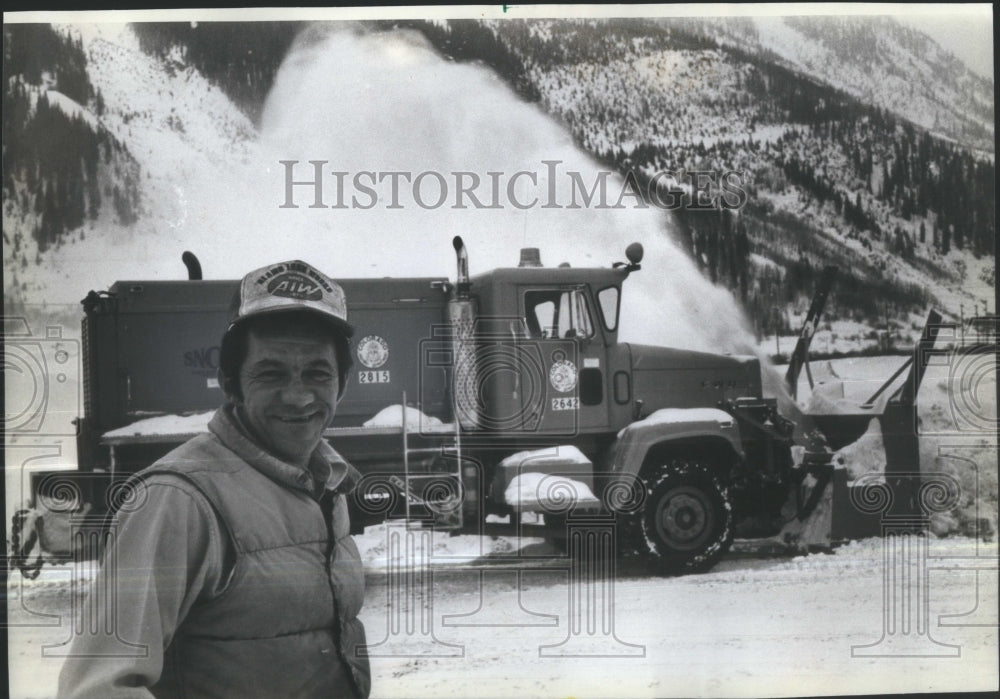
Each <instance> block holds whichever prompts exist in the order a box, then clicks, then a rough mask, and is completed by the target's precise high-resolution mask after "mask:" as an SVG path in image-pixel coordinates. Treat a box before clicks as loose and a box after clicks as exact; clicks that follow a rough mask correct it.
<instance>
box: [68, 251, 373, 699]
mask: <svg viewBox="0 0 1000 699" xmlns="http://www.w3.org/2000/svg"><path fill="white" fill-rule="evenodd" d="M352 333H353V328H352V327H351V326H350V325H349V324H348V322H347V311H346V305H345V300H344V293H343V291H342V290H341V288H340V287H339V286H338V285H337V284H336V283H335V282H334V281H332V280H331V279H329V278H328V277H326V276H325V275H324V274H322V273H321V272H319V271H318V270H316V269H315V268H313V267H311V266H310V265H308V264H305V263H304V262H301V261H298V260H296V261H292V262H285V263H281V264H276V265H270V266H268V267H264V268H262V269H258V270H255V271H253V272H251V273H250V274H248V275H247V276H246V277H244V278H243V281H242V283H241V284H240V288H239V291H238V295H237V298H236V299H234V310H233V314H232V322H231V323H230V325H229V328H228V330H227V331H226V333H225V335H224V336H223V339H222V347H221V353H220V369H219V384H220V386H222V388H223V391H224V392H225V395H226V398H227V403H226V405H224V406H223V407H222V408H220V409H219V410H218V411H217V412H216V413H215V415H214V416H213V417H212V420H211V422H210V423H209V433H208V434H204V435H200V436H198V437H195V438H194V439H192V440H191V441H189V442H187V443H186V444H184V445H182V446H181V447H179V448H177V449H175V450H174V451H172V452H171V453H170V454H168V455H167V456H165V457H164V458H162V459H161V460H159V461H157V462H156V463H154V464H153V465H152V466H150V467H149V468H147V469H145V470H144V471H142V472H140V473H139V474H137V476H136V480H135V481H134V485H135V486H136V490H135V499H134V504H133V506H132V507H129V508H127V509H128V511H125V509H126V508H123V509H122V512H120V513H119V515H118V518H117V522H116V526H115V529H114V537H113V539H112V544H111V547H110V549H109V553H108V555H107V557H106V559H105V564H104V566H103V567H102V570H101V572H100V574H99V577H98V579H97V580H96V581H95V586H94V588H93V590H94V591H93V592H92V594H93V598H92V599H91V604H93V605H94V606H95V609H96V610H97V613H98V617H97V618H103V615H104V614H108V612H109V610H110V611H112V612H113V611H114V610H115V608H117V612H116V613H115V614H113V616H114V617H116V619H115V622H116V623H115V630H114V633H111V634H108V633H104V632H103V630H97V632H96V633H94V632H88V631H86V630H85V631H84V633H83V634H82V635H78V636H77V637H76V638H75V639H74V641H73V644H72V646H71V648H70V654H69V655H70V657H69V658H68V659H67V661H66V663H65V665H64V667H63V671H62V674H61V676H60V679H59V692H60V695H65V696H88V697H149V696H155V697H167V696H169V697H174V696H177V697H209V696H210V697H240V698H243V697H280V698H282V699H283V698H284V697H352V696H358V697H366V696H367V695H368V691H369V687H370V671H369V668H368V661H367V658H364V657H362V656H361V653H360V651H361V646H362V645H363V644H364V642H365V635H364V627H363V626H362V624H361V622H360V620H359V619H358V618H357V615H358V612H359V611H360V609H361V605H362V602H363V599H364V574H363V569H362V565H361V560H360V556H359V554H358V550H357V547H356V546H355V544H354V541H353V540H352V539H351V537H350V535H349V523H348V514H347V503H346V499H345V495H344V494H345V493H346V492H348V491H350V489H351V488H352V487H353V486H354V485H355V483H356V482H357V480H358V478H359V474H358V472H357V471H356V470H355V469H354V468H353V467H352V466H351V465H350V464H348V463H347V462H346V461H344V460H343V459H342V458H341V457H340V456H339V455H338V454H337V452H336V451H334V450H333V449H332V448H331V447H330V446H329V444H327V443H326V442H325V441H324V440H323V431H324V430H325V429H326V428H327V427H328V426H329V425H330V423H331V421H332V420H333V416H334V412H335V410H336V405H337V401H338V400H339V399H340V398H341V397H342V396H343V393H344V387H345V385H346V383H347V376H348V369H349V367H350V363H351V361H350V352H349V344H348V338H349V337H350V336H351V334H352ZM104 589H109V590H113V591H114V592H113V594H115V595H116V597H115V599H114V600H104V599H102V598H101V595H100V594H98V592H97V591H99V590H104ZM134 644H140V645H141V646H144V647H145V648H146V650H142V648H141V647H140V648H137V647H135V645H134Z"/></svg>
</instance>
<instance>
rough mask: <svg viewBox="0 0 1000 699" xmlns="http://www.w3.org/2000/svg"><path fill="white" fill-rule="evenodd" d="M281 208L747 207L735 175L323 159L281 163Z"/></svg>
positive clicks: (546, 163)
mask: <svg viewBox="0 0 1000 699" xmlns="http://www.w3.org/2000/svg"><path fill="white" fill-rule="evenodd" d="M278 162H279V164H280V165H281V166H282V168H283V180H282V186H283V189H282V199H281V204H279V205H278V206H279V208H282V209H298V208H310V209H360V210H368V209H375V208H384V209H405V208H414V207H415V208H420V209H440V208H451V209H507V208H513V209H519V210H527V209H536V208H537V209H648V208H651V207H652V208H658V209H663V210H666V211H674V210H677V209H686V210H705V211H711V210H716V209H739V208H741V207H742V206H743V205H744V204H746V202H747V198H748V194H747V191H746V189H745V186H746V176H745V173H743V172H741V171H739V170H686V171H673V170H657V171H655V172H645V171H642V172H636V171H634V170H629V171H627V172H626V173H625V174H624V175H623V176H621V177H619V173H617V172H613V171H611V170H593V171H590V172H580V171H577V170H562V169H560V167H559V166H560V165H562V164H563V161H561V160H542V161H541V162H540V163H539V167H538V168H537V169H534V170H517V171H515V172H503V171H498V170H490V171H486V172H475V171H472V170H453V171H450V172H438V171H436V170H423V171H421V172H412V171H406V170H359V171H356V172H349V171H346V170H338V169H336V167H335V166H331V165H330V162H329V161H327V160H309V161H305V162H303V161H300V160H280V161H278Z"/></svg>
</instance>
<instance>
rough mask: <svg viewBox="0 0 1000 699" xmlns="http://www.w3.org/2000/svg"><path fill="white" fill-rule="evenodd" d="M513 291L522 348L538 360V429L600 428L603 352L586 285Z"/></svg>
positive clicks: (604, 421) (604, 413)
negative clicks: (540, 389)
mask: <svg viewBox="0 0 1000 699" xmlns="http://www.w3.org/2000/svg"><path fill="white" fill-rule="evenodd" d="M519 291H520V293H519V296H520V302H521V311H522V313H523V317H524V319H525V325H526V327H527V330H528V338H527V339H526V340H525V344H526V345H527V347H526V348H525V350H526V351H530V352H531V353H532V354H534V355H535V356H538V357H539V358H540V365H541V370H542V373H543V376H542V382H541V383H542V385H543V386H544V389H545V390H544V394H543V395H544V398H543V399H542V400H541V401H540V403H536V405H537V406H538V407H540V409H541V420H540V426H539V429H540V431H542V432H545V433H554V432H555V433H575V432H577V431H581V430H582V431H587V430H590V429H595V428H603V427H606V426H607V422H608V410H607V396H606V395H605V394H606V374H607V361H606V359H607V358H606V356H605V355H606V348H605V345H604V339H603V335H602V330H601V327H600V325H599V323H598V320H597V315H596V313H595V312H594V311H595V308H594V305H593V301H592V299H591V298H590V292H589V289H588V287H587V286H586V285H560V286H557V287H556V286H553V287H549V288H545V287H538V286H523V287H521V288H520V289H519ZM528 399H529V396H527V395H525V396H524V400H528ZM525 408H526V409H527V408H528V406H527V405H526V406H525Z"/></svg>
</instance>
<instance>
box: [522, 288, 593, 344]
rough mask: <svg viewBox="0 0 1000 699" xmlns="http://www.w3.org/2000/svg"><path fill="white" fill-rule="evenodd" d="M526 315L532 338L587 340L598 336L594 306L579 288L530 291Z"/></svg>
mask: <svg viewBox="0 0 1000 699" xmlns="http://www.w3.org/2000/svg"><path fill="white" fill-rule="evenodd" d="M524 312H525V321H526V323H527V326H528V331H529V332H530V334H531V336H532V337H539V338H546V339H552V338H573V337H582V338H587V337H592V336H593V334H594V324H593V321H592V320H591V319H592V317H593V316H591V313H590V305H589V304H588V303H587V296H586V294H584V293H583V292H582V291H581V290H579V289H572V290H565V289H550V290H539V291H527V292H525V294H524Z"/></svg>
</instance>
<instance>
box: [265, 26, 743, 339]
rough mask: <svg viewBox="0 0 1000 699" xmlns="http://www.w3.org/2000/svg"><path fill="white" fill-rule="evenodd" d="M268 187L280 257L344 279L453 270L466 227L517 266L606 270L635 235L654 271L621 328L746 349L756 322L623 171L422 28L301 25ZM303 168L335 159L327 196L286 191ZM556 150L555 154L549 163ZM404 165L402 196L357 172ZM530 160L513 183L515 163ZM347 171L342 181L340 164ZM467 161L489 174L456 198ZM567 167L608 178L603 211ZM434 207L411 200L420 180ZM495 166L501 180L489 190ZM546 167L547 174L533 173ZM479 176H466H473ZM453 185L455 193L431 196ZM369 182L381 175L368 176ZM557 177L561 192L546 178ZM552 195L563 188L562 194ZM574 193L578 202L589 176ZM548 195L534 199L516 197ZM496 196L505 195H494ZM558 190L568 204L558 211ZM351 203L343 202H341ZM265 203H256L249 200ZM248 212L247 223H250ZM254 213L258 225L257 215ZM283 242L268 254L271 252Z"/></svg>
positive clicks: (632, 297) (628, 335)
mask: <svg viewBox="0 0 1000 699" xmlns="http://www.w3.org/2000/svg"><path fill="white" fill-rule="evenodd" d="M261 145H262V147H263V149H264V150H265V153H266V154H268V156H269V158H270V159H269V160H268V163H269V167H270V169H271V172H270V175H271V177H272V180H273V183H272V191H271V196H270V199H269V200H268V202H267V206H269V207H270V210H269V212H268V217H267V218H268V219H274V218H275V216H274V214H277V215H278V216H277V218H278V219H280V221H279V222H278V227H279V229H280V241H281V244H280V246H277V247H280V250H281V252H280V256H283V257H291V256H295V255H300V256H303V257H305V258H306V259H309V260H312V261H314V263H315V264H317V265H319V266H320V267H322V268H323V269H324V270H325V271H327V272H328V273H330V274H331V275H333V276H335V277H336V276H341V277H348V276H354V277H357V276H382V275H391V276H409V275H442V276H448V277H452V276H454V266H455V263H454V255H453V253H452V250H451V239H452V236H454V235H455V234H460V235H462V237H463V238H464V239H465V242H466V246H467V248H468V250H469V255H470V264H471V272H472V273H473V274H476V273H478V272H483V271H486V270H489V269H491V268H493V267H497V266H501V267H502V266H515V265H516V264H517V261H518V259H517V250H518V248H521V247H537V248H539V249H540V251H541V258H542V262H543V263H544V264H545V265H547V266H557V265H559V264H561V263H563V262H568V263H570V264H571V265H573V266H584V267H595V266H599V267H604V266H608V265H610V264H611V263H612V262H615V261H618V260H623V259H624V250H625V247H626V246H627V245H628V244H629V243H631V242H633V241H639V242H641V243H642V244H643V246H644V247H645V250H646V255H645V259H644V261H643V269H642V271H640V272H638V273H636V274H634V275H632V277H631V278H630V279H629V280H628V281H627V282H626V284H625V290H624V297H623V304H622V319H621V326H622V339H625V340H631V341H637V342H651V343H655V344H664V345H671V346H679V347H688V348H692V349H701V350H711V351H741V352H745V351H749V347H750V346H751V345H752V342H751V341H750V334H749V332H748V331H747V324H746V322H745V319H744V318H743V316H742V313H741V312H740V310H739V309H738V306H737V304H736V303H735V301H734V299H733V297H732V296H731V295H730V293H729V292H727V291H725V290H724V289H721V288H719V287H716V286H714V285H713V284H711V283H710V282H709V281H707V280H706V279H705V278H704V277H702V275H701V274H700V273H699V272H698V270H697V268H696V266H695V265H694V263H693V262H692V261H691V260H690V259H689V258H688V256H687V255H686V254H685V253H684V252H683V251H682V250H681V249H680V248H679V247H678V246H677V245H675V244H674V242H673V241H672V240H671V236H670V228H671V226H672V225H673V223H672V222H671V221H670V220H669V219H668V218H667V217H666V216H665V214H664V212H663V211H661V210H659V209H656V208H647V209H641V208H638V207H637V202H638V199H637V198H636V197H635V196H631V195H628V196H625V197H624V198H622V199H621V207H620V208H615V207H614V206H613V205H615V204H617V203H618V202H619V198H620V194H621V192H622V188H623V185H622V179H621V178H620V177H619V176H617V175H615V174H613V173H608V174H604V175H602V174H601V173H602V168H601V166H599V165H598V164H597V163H595V162H594V161H593V160H592V159H590V158H589V156H587V155H585V154H584V153H583V152H581V151H580V150H579V149H577V148H576V147H575V146H574V144H573V142H572V139H571V137H570V135H569V134H568V133H567V132H566V130H565V129H564V128H563V127H562V126H561V125H560V124H558V123H557V122H555V121H553V120H552V119H551V118H550V117H548V116H546V115H545V114H544V113H543V112H542V111H541V110H540V109H539V108H537V107H536V106H534V105H532V104H528V103H525V102H523V101H521V100H520V99H519V98H518V97H517V96H516V95H515V94H514V93H513V92H512V91H511V90H510V89H508V88H507V86H506V85H505V84H504V83H503V82H502V81H501V80H500V79H499V78H498V77H497V76H496V75H495V74H494V73H492V72H490V71H488V70H486V69H484V68H481V67H478V66H475V65H471V64H459V63H454V62H450V61H447V60H444V59H443V58H442V57H441V56H439V55H438V54H437V53H436V52H435V51H434V50H433V49H432V48H431V47H430V46H429V45H428V44H427V43H426V41H425V40H424V39H423V37H422V36H420V35H419V34H416V33H414V32H410V31H399V30H394V31H391V32H378V33H374V32H372V33H369V32H367V31H365V30H364V29H362V28H360V27H357V26H354V25H348V24H345V23H336V24H317V25H313V26H311V27H310V28H309V29H308V30H306V31H305V32H303V34H302V35H301V36H300V37H299V39H298V40H297V42H296V44H295V45H294V46H293V48H292V49H291V51H290V52H289V55H288V56H287V57H286V59H285V62H284V64H283V65H282V67H281V69H280V71H279V73H278V75H277V78H276V80H275V85H274V87H273V88H272V91H271V93H270V95H269V96H268V100H267V104H266V105H265V108H264V112H263V116H262V121H261ZM282 160H286V161H294V162H295V165H294V166H292V167H293V170H292V172H293V178H292V179H294V180H295V181H315V174H314V172H315V171H314V169H313V167H314V166H312V165H311V164H310V163H309V161H325V163H324V164H323V165H322V168H323V170H322V172H323V178H324V179H323V189H322V191H323V197H324V200H323V204H324V205H325V207H327V208H311V207H310V205H312V204H313V203H314V200H313V195H314V191H315V190H314V188H313V187H310V186H308V185H307V186H301V185H296V186H295V187H294V188H293V190H292V192H293V194H292V197H293V200H292V202H291V203H293V204H295V205H296V206H297V207H298V208H279V205H280V204H281V203H289V202H287V201H285V199H284V197H285V194H286V189H285V187H286V184H285V180H286V177H287V171H286V168H287V167H288V166H282V165H280V164H279V161H282ZM553 161H555V162H557V163H558V164H557V165H555V166H550V165H548V164H547V163H551V162H553ZM363 171H367V172H372V173H376V175H378V173H383V174H384V173H392V172H404V173H407V174H408V175H409V176H410V179H411V180H412V182H408V181H407V180H406V179H399V180H397V182H398V183H399V193H400V194H399V200H398V204H399V207H398V208H390V204H391V203H392V202H391V198H392V197H391V188H390V181H391V180H390V178H391V177H392V176H391V175H385V177H386V179H385V180H384V181H382V182H381V183H379V184H375V185H374V186H373V187H372V188H373V189H376V190H377V194H378V201H377V203H376V204H375V205H374V206H372V207H371V208H366V209H363V208H359V207H358V206H356V205H354V203H353V201H352V197H356V198H357V200H358V201H359V202H360V204H361V205H363V206H364V205H367V204H369V203H370V202H371V197H370V196H369V195H366V194H364V193H363V192H360V190H359V189H357V188H356V187H355V186H354V184H353V178H354V177H355V175H357V173H360V172H363ZM521 171H525V172H528V173H533V175H531V176H529V175H523V176H521V177H520V178H518V179H517V182H516V184H515V185H514V186H513V192H514V196H513V199H516V200H517V202H515V201H514V200H513V199H512V198H510V197H508V195H509V194H510V189H509V188H508V184H509V183H510V182H511V180H512V176H513V175H515V173H518V172H521ZM335 172H343V173H347V174H346V175H343V176H342V177H343V180H342V184H343V194H342V195H340V194H339V193H338V180H336V178H335V176H334V175H333V173H335ZM457 172H471V173H474V174H475V175H476V176H478V177H479V178H480V185H479V186H478V187H477V188H476V189H475V190H474V192H475V194H476V196H477V198H478V199H479V200H480V201H481V202H482V203H483V205H484V207H483V208H480V207H479V206H477V205H476V204H475V203H474V202H472V201H471V199H469V198H464V199H463V201H462V202H461V203H463V204H465V205H466V206H467V207H468V208H456V204H458V203H459V202H458V200H457V190H458V186H457V183H456V176H455V174H454V173H457ZM570 172H575V173H579V180H580V181H581V182H582V183H583V184H584V185H585V186H586V187H587V189H590V188H592V187H594V185H595V183H598V182H599V181H600V180H601V178H602V177H606V178H607V203H608V204H609V206H608V207H607V208H602V207H598V206H597V200H595V201H593V202H592V205H590V206H586V205H581V206H580V207H579V208H567V206H568V205H569V204H571V203H572V201H573V197H574V191H573V181H572V179H571V177H570V176H569V175H568V173H570ZM421 173H439V174H440V175H442V176H443V178H444V179H443V180H441V179H439V178H438V177H437V175H436V174H430V175H427V176H425V177H424V178H423V180H422V183H421V188H420V191H421V192H422V193H423V201H424V204H426V203H427V202H430V204H431V205H421V204H420V203H419V202H417V201H416V200H415V194H414V190H415V189H416V187H415V183H416V178H417V177H418V176H419V175H420V174H421ZM490 173H499V174H497V175H494V177H496V178H497V182H498V185H499V192H500V196H499V199H497V198H495V197H493V196H492V186H493V185H491V180H490V177H491V175H490ZM532 176H533V177H535V178H536V181H537V185H536V184H534V183H533V182H531V181H530V180H531V179H532ZM470 181H471V180H470V179H466V180H464V182H465V184H468V183H469V182H470ZM442 182H444V184H445V186H446V187H447V197H446V198H445V201H444V202H443V203H442V204H441V205H439V206H433V204H436V203H437V201H438V199H439V193H441V192H443V191H444V188H443V187H442ZM365 184H366V185H369V186H372V178H371V177H368V176H366V179H365ZM550 187H553V188H554V189H550ZM550 192H554V193H555V197H554V198H553V197H552V195H551V194H550ZM576 195H577V202H578V203H582V197H581V196H580V191H579V188H577V190H576ZM536 197H537V198H538V202H537V203H535V204H534V205H532V206H529V207H526V208H518V206H517V205H516V203H520V204H522V205H523V204H524V203H526V202H531V201H532V199H534V198H536ZM495 201H498V202H499V204H500V205H499V206H498V207H497V208H485V206H490V205H492V203H493V202H495ZM553 202H554V203H556V204H557V207H553V208H546V206H545V205H546V204H549V203H553ZM337 203H342V204H344V208H329V207H330V206H331V205H333V204H337ZM248 204H250V205H251V206H255V204H254V203H253V202H248ZM248 223H249V222H248ZM260 224H261V221H259V220H258V221H257V223H256V225H260ZM275 250H276V246H272V245H269V246H267V247H266V248H264V250H263V252H266V254H267V255H270V256H273V255H274V254H276V253H275Z"/></svg>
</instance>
